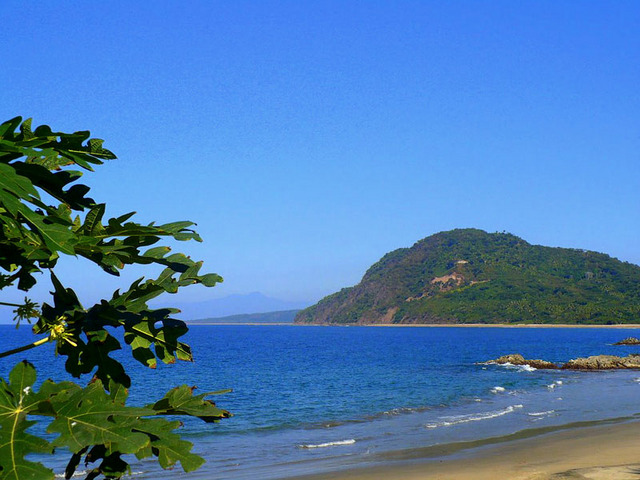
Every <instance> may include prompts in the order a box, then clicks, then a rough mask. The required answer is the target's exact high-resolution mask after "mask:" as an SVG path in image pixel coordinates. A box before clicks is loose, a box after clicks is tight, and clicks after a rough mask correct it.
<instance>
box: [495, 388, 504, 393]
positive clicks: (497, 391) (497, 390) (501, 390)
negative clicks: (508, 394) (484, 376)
mask: <svg viewBox="0 0 640 480" xmlns="http://www.w3.org/2000/svg"><path fill="white" fill-rule="evenodd" d="M505 390H506V388H504V387H493V388H492V389H491V393H502V392H504V391H505Z"/></svg>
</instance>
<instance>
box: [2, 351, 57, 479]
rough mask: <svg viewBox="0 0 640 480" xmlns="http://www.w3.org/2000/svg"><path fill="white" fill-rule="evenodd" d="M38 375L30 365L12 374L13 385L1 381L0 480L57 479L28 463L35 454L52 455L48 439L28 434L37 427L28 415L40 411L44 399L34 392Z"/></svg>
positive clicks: (42, 467)
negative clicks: (33, 427) (29, 458)
mask: <svg viewBox="0 0 640 480" xmlns="http://www.w3.org/2000/svg"><path fill="white" fill-rule="evenodd" d="M35 380H36V373H35V369H34V368H33V365H31V364H30V363H28V362H24V361H23V362H20V363H18V364H17V365H16V366H15V367H14V368H13V370H11V373H10V374H9V383H8V384H7V383H6V382H5V381H4V380H2V379H0V468H1V470H0V479H2V480H5V479H6V480H25V479H27V480H32V479H33V480H39V479H46V478H53V472H52V471H51V470H50V469H48V468H46V467H44V466H43V465H42V464H40V463H37V462H33V461H29V460H26V459H25V456H26V455H29V454H33V453H51V452H52V446H51V445H50V444H49V442H47V441H46V440H45V439H43V438H40V437H36V436H34V435H31V434H30V433H27V432H26V430H27V429H28V428H29V427H31V426H32V425H34V424H35V422H34V421H29V420H27V414H28V413H31V412H34V411H37V409H38V405H39V403H40V402H41V401H42V400H43V395H42V394H39V393H38V392H35V391H34V390H33V384H34V382H35Z"/></svg>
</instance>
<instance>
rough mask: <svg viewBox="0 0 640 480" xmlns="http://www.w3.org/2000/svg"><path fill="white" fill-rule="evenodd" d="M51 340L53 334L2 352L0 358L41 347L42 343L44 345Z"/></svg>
mask: <svg viewBox="0 0 640 480" xmlns="http://www.w3.org/2000/svg"><path fill="white" fill-rule="evenodd" d="M49 341H51V336H49V337H47V338H41V339H40V340H38V341H36V342H33V343H30V344H29V345H24V346H22V347H18V348H14V349H13V350H7V351H6V352H2V353H0V358H4V357H8V356H9V355H14V354H16V353H20V352H24V351H25V350H31V349H32V348H36V347H39V346H40V345H44V344H45V343H47V342H49Z"/></svg>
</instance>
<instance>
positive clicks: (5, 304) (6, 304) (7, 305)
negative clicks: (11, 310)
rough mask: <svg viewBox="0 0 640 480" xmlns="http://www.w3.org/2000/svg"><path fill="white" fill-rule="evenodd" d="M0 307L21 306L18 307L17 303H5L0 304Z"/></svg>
mask: <svg viewBox="0 0 640 480" xmlns="http://www.w3.org/2000/svg"><path fill="white" fill-rule="evenodd" d="M0 305H4V306H5V307H22V305H18V304H17V303H7V302H0Z"/></svg>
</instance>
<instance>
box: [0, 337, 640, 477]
mask: <svg viewBox="0 0 640 480" xmlns="http://www.w3.org/2000/svg"><path fill="white" fill-rule="evenodd" d="M634 332H636V333H634ZM0 333H1V335H2V337H1V338H0V348H1V349H2V350H5V349H7V348H11V347H15V346H18V345H20V344H23V343H26V342H28V341H32V339H31V337H32V336H31V335H30V332H29V331H28V328H24V329H23V328H21V329H20V330H17V331H16V330H15V329H14V328H13V327H11V326H0ZM634 334H635V335H637V331H634V330H631V329H602V328H584V329H577V328H472V327H464V328H462V327H456V328H447V327H429V328H375V327H294V326H223V325H218V326H193V327H191V330H190V332H189V334H188V336H187V339H186V340H187V342H188V343H189V344H190V345H191V347H192V349H193V351H194V356H195V362H194V363H184V362H183V363H178V364H176V365H169V366H160V367H159V368H158V369H157V370H149V369H146V368H144V367H142V366H141V365H139V364H137V363H135V362H133V361H130V360H129V359H128V356H127V355H123V356H122V357H121V358H122V359H124V360H125V361H126V365H127V368H128V371H129V373H130V375H131V376H132V378H133V384H134V386H133V387H132V389H131V391H130V398H131V401H132V402H133V403H138V404H144V403H148V402H149V401H150V400H151V399H153V398H157V397H158V396H160V395H161V393H162V392H164V391H166V390H168V389H169V388H170V387H171V386H173V385H178V384H183V383H185V384H188V385H195V386H197V387H198V390H197V391H199V392H207V391H215V390H220V389H224V388H232V389H233V392H232V393H229V394H225V395H221V396H218V397H216V398H214V400H215V401H216V403H217V404H218V405H219V406H220V407H222V408H225V409H227V410H230V411H231V412H233V414H234V417H232V418H230V419H227V420H225V421H223V422H221V423H219V424H215V425H208V424H204V423H201V422H199V421H191V420H190V421H187V422H186V423H185V426H184V427H183V429H182V433H183V435H184V437H185V438H187V439H188V440H190V441H192V442H193V443H194V444H195V447H194V450H195V451H196V452H198V453H199V454H201V455H203V456H204V457H205V458H206V459H207V464H206V465H205V466H204V467H203V468H202V469H200V470H198V471H196V472H193V473H190V474H184V473H183V472H182V471H181V470H180V469H179V467H178V468H176V469H174V470H173V471H171V472H163V471H162V470H161V469H159V467H157V466H156V464H155V463H154V462H151V461H143V462H138V463H136V464H135V465H134V467H133V472H134V475H133V478H136V479H138V478H139V479H143V478H144V479H146V478H154V479H163V478H167V479H169V478H185V479H189V478H191V479H204V478H206V479H255V478H262V479H272V478H273V479H275V478H286V477H288V476H295V475H301V474H305V473H317V472H323V471H331V470H335V469H342V468H350V467H353V466H366V465H375V464H377V463H388V462H389V461H394V460H398V461H402V460H405V459H407V458H411V457H412V456H421V457H424V456H433V457H437V456H439V455H444V454H450V453H452V452H456V451H458V450H459V449H460V448H464V447H468V446H473V445H478V444H481V443H482V442H486V441H487V439H494V440H491V441H497V440H498V439H500V438H504V437H506V436H509V435H512V434H516V435H523V434H533V433H535V432H544V431H547V430H549V429H554V428H560V427H562V426H565V425H570V424H574V423H575V422H598V421H604V420H611V421H620V420H621V419H625V418H630V417H633V416H636V415H638V414H639V412H640V372H638V371H612V372H568V371H548V370H533V369H528V368H522V367H512V366H511V367H510V366H498V365H486V364H484V362H486V361H487V360H489V359H492V358H496V357H498V356H500V355H504V354H507V353H516V352H517V353H521V354H523V355H524V356H525V357H526V358H542V359H545V360H551V361H555V362H565V361H567V360H569V359H571V358H575V357H578V356H588V355H595V354H602V353H610V354H617V355H627V354H628V353H635V352H638V353H640V347H624V346H613V345H611V344H612V343H614V342H616V341H618V340H620V339H622V338H625V337H627V336H632V335H634ZM125 348H127V347H126V346H125ZM124 353H126V352H124ZM22 358H28V359H29V360H30V361H32V362H33V363H35V364H36V366H37V368H38V371H39V375H40V378H42V379H44V378H47V377H51V378H54V379H58V380H60V379H65V378H67V377H66V376H65V373H64V366H63V363H64V358H58V359H55V360H54V361H52V358H53V357H52V346H51V345H49V346H46V347H44V348H40V349H36V350H32V351H30V352H28V353H27V354H24V355H18V356H16V357H12V358H8V359H2V360H0V375H2V376H3V377H5V378H6V376H7V375H8V371H9V369H10V367H11V366H12V365H13V364H15V362H16V361H18V360H21V359H22ZM87 380H88V379H87ZM461 442H469V443H461ZM64 461H66V458H65V457H64V456H61V457H60V458H59V459H55V460H54V461H53V462H52V463H51V465H52V466H54V468H55V469H56V470H57V471H60V472H61V471H63V469H64Z"/></svg>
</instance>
